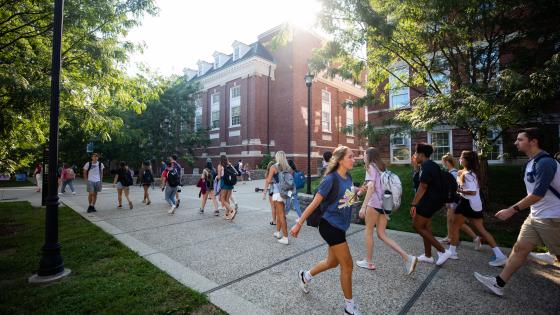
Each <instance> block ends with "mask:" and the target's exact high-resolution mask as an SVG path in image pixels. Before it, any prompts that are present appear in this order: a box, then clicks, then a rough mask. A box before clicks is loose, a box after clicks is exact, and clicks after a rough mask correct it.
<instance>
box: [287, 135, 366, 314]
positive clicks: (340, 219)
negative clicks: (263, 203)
mask: <svg viewBox="0 0 560 315" xmlns="http://www.w3.org/2000/svg"><path fill="white" fill-rule="evenodd" d="M353 167H354V153H353V152H352V150H350V148H348V147H345V146H339V147H338V148H336V149H335V150H334V152H333V156H332V158H331V162H330V164H329V166H328V167H327V169H326V171H325V176H324V177H323V179H322V180H321V183H320V184H319V187H318V190H317V194H315V197H314V198H313V201H312V202H311V203H310V204H309V206H307V208H306V209H305V211H304V212H303V213H302V215H301V218H300V219H299V220H298V221H297V222H296V224H295V225H294V226H293V227H292V229H291V230H290V234H291V235H292V237H297V236H298V234H299V232H300V230H301V227H302V226H303V224H304V222H305V221H306V220H307V224H308V225H311V226H315V225H318V228H319V234H320V235H321V237H322V238H323V239H324V240H325V242H326V243H327V244H328V252H327V258H325V259H324V260H322V261H320V262H318V263H317V264H315V266H313V267H312V268H311V269H309V270H307V271H303V270H300V271H299V272H298V275H297V282H298V285H299V287H300V289H301V290H302V291H303V292H304V293H309V284H310V283H311V281H312V280H313V278H314V277H316V276H317V275H318V274H319V273H321V272H324V271H327V270H329V269H333V268H336V267H338V266H340V286H341V288H342V293H343V295H344V304H345V306H344V312H345V314H350V315H358V314H360V312H359V311H358V308H357V306H356V305H355V304H354V299H353V296H352V268H353V262H352V255H351V253H350V248H349V247H348V242H347V241H346V231H347V230H348V228H349V227H350V220H351V217H352V203H353V201H354V200H355V198H356V196H357V193H358V192H359V191H357V190H356V189H354V184H353V181H352V176H351V175H350V172H349V171H350V170H351V169H352V168H353ZM317 221H318V223H317Z"/></svg>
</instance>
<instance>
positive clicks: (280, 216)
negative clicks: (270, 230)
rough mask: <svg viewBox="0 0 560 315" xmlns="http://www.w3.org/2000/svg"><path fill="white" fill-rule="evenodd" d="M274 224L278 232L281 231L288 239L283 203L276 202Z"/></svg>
mask: <svg viewBox="0 0 560 315" xmlns="http://www.w3.org/2000/svg"><path fill="white" fill-rule="evenodd" d="M276 224H277V228H278V231H280V229H281V232H282V235H283V236H284V237H288V225H287V224H286V215H285V214H284V203H283V202H276Z"/></svg>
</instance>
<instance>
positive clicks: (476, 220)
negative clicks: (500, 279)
mask: <svg viewBox="0 0 560 315" xmlns="http://www.w3.org/2000/svg"><path fill="white" fill-rule="evenodd" d="M459 162H460V163H461V165H462V166H463V169H462V170H461V171H459V175H458V176H457V184H458V186H459V189H458V192H459V194H460V199H459V202H458V203H457V208H455V215H454V217H453V228H452V229H451V244H450V245H449V251H450V252H451V254H452V256H451V258H452V259H457V258H458V257H457V246H458V245H459V230H460V229H461V226H462V225H463V224H464V223H465V218H468V219H469V220H471V222H472V223H473V224H474V226H475V227H476V229H477V230H478V232H480V234H481V235H482V236H483V237H484V239H485V240H486V241H487V242H488V244H489V245H490V247H491V248H492V251H493V252H494V256H492V260H491V261H490V262H489V265H490V266H494V267H501V266H503V265H505V263H506V261H507V256H506V255H504V253H502V251H501V250H500V248H499V247H498V245H497V244H496V240H494V237H492V235H491V234H490V233H488V231H487V230H486V229H485V228H484V221H483V218H484V214H483V212H482V199H480V186H479V184H478V179H479V178H480V167H479V162H478V154H477V153H476V152H473V151H463V152H462V153H461V159H460V160H459Z"/></svg>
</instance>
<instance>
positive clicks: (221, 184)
mask: <svg viewBox="0 0 560 315" xmlns="http://www.w3.org/2000/svg"><path fill="white" fill-rule="evenodd" d="M220 189H221V190H233V186H231V185H226V184H225V183H224V180H223V179H220Z"/></svg>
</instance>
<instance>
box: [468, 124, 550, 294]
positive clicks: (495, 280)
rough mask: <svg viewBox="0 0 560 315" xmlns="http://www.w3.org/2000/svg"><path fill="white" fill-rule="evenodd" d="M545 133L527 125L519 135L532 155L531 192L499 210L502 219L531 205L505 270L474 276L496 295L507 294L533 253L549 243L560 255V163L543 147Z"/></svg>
mask: <svg viewBox="0 0 560 315" xmlns="http://www.w3.org/2000/svg"><path fill="white" fill-rule="evenodd" d="M542 138H543V137H542V134H541V133H540V131H539V129H538V128H527V129H523V130H521V131H520V132H519V134H518V135H517V141H515V145H516V146H517V149H518V150H519V151H521V152H523V153H525V154H526V155H527V156H528V157H529V162H528V163H527V164H526V165H525V170H524V177H523V180H524V181H525V187H526V188H527V196H526V197H525V198H523V199H521V200H520V201H519V202H517V203H516V204H515V205H513V206H511V207H509V208H507V209H503V210H501V211H499V212H498V213H496V217H497V218H499V219H501V220H506V219H508V218H510V217H511V216H512V215H514V214H515V213H517V212H520V211H521V210H524V209H526V208H529V207H530V208H531V213H530V214H529V216H528V217H527V219H526V220H525V222H523V225H522V226H521V230H520V231H519V236H518V237H517V242H516V243H515V245H514V246H513V251H512V252H511V254H510V256H509V258H508V261H507V263H506V265H505V267H504V270H503V271H502V272H501V273H500V275H499V276H496V277H487V276H483V275H481V274H479V273H477V272H475V273H474V276H475V277H476V279H477V280H478V281H480V282H481V283H482V284H484V285H485V286H486V287H487V288H488V289H490V290H491V291H492V292H494V293H495V294H496V295H500V296H501V295H503V294H504V286H505V285H506V282H508V281H509V280H510V278H511V277H512V276H513V274H514V273H515V272H516V271H517V270H518V269H519V268H521V266H523V264H525V261H526V259H527V256H529V253H531V251H532V250H533V249H534V248H535V247H537V246H543V245H545V246H546V247H548V250H549V251H550V253H551V254H552V255H555V256H560V164H559V163H558V162H557V161H556V160H555V159H554V158H552V157H551V156H550V155H548V153H546V152H545V151H543V150H542V149H541V148H540V144H541V143H542Z"/></svg>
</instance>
